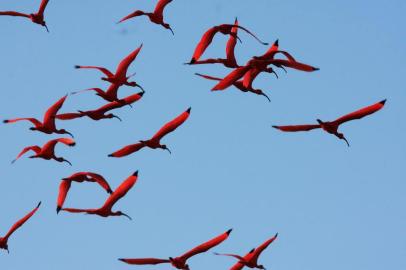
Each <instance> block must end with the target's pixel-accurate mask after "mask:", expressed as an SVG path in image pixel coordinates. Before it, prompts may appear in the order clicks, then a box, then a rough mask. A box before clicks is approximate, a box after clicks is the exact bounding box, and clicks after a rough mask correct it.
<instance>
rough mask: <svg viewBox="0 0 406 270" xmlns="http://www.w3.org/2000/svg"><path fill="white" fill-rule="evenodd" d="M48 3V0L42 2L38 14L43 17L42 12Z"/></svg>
mask: <svg viewBox="0 0 406 270" xmlns="http://www.w3.org/2000/svg"><path fill="white" fill-rule="evenodd" d="M48 2H49V0H42V2H41V5H40V6H39V9H38V14H41V15H44V11H45V8H46V7H47V5H48Z"/></svg>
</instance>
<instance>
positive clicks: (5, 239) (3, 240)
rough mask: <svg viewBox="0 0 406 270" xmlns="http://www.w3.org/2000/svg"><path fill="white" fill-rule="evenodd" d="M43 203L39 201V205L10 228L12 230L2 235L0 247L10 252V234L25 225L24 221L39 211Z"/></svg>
mask: <svg viewBox="0 0 406 270" xmlns="http://www.w3.org/2000/svg"><path fill="white" fill-rule="evenodd" d="M40 205H41V202H39V203H38V205H37V207H35V208H34V209H33V210H32V211H31V212H29V213H28V214H27V215H26V216H25V217H23V218H22V219H20V220H19V221H17V222H16V223H15V224H14V225H13V227H11V228H10V230H9V231H8V233H7V234H6V235H5V236H4V237H0V249H5V250H7V252H8V253H10V252H9V250H8V243H7V242H8V239H9V238H10V236H11V235H12V234H13V233H14V232H15V231H16V230H18V228H20V227H21V226H23V225H24V223H25V222H26V221H27V220H29V219H30V218H31V217H32V216H33V215H34V214H35V212H37V210H38V208H39V206H40Z"/></svg>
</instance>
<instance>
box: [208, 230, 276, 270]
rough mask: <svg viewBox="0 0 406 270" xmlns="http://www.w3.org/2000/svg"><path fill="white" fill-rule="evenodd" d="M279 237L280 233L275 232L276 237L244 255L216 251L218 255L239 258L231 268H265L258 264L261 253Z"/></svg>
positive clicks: (234, 269)
mask: <svg viewBox="0 0 406 270" xmlns="http://www.w3.org/2000/svg"><path fill="white" fill-rule="evenodd" d="M277 237H278V234H275V236H274V237H272V238H270V239H268V240H266V241H265V242H264V243H263V244H261V245H260V246H259V247H257V248H254V249H252V250H251V251H250V252H249V253H247V254H246V255H245V256H244V257H241V256H239V255H235V254H219V253H214V254H216V255H221V256H230V257H234V258H236V259H238V263H236V264H235V265H233V266H232V267H231V269H230V270H240V269H243V268H244V266H246V267H249V268H258V269H265V267H264V266H263V265H260V264H258V258H259V256H260V255H261V253H262V252H263V251H264V250H265V249H266V248H267V247H268V246H269V245H270V244H271V243H272V242H273V241H275V239H276V238H277Z"/></svg>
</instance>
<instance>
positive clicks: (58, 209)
mask: <svg viewBox="0 0 406 270" xmlns="http://www.w3.org/2000/svg"><path fill="white" fill-rule="evenodd" d="M61 209H62V208H61V207H60V206H58V207H56V214H59V212H61Z"/></svg>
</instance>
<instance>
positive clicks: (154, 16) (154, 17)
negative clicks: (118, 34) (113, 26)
mask: <svg viewBox="0 0 406 270" xmlns="http://www.w3.org/2000/svg"><path fill="white" fill-rule="evenodd" d="M170 2H172V0H159V1H158V3H157V5H156V6H155V10H154V12H149V13H148V12H144V11H142V10H136V11H134V12H133V13H131V14H129V15H127V16H125V17H124V18H122V19H121V20H120V21H119V22H118V23H122V22H124V21H126V20H129V19H132V18H134V17H138V16H143V15H145V16H148V18H149V20H150V21H151V22H153V23H156V24H159V25H162V26H163V27H164V28H166V29H168V30H170V31H171V32H172V35H174V34H175V33H174V32H173V30H172V28H171V26H170V25H169V24H167V23H165V22H164V15H163V13H164V9H165V7H166V5H168V4H169V3H170Z"/></svg>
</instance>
